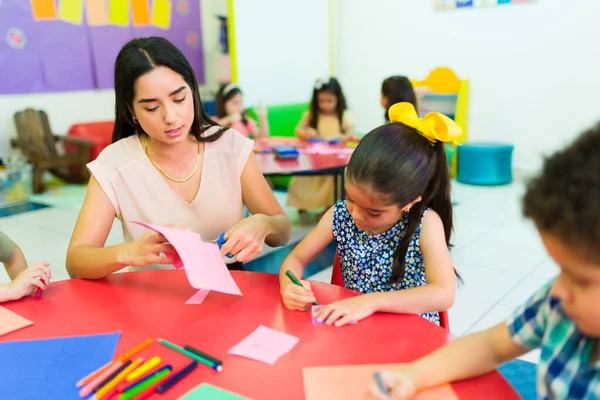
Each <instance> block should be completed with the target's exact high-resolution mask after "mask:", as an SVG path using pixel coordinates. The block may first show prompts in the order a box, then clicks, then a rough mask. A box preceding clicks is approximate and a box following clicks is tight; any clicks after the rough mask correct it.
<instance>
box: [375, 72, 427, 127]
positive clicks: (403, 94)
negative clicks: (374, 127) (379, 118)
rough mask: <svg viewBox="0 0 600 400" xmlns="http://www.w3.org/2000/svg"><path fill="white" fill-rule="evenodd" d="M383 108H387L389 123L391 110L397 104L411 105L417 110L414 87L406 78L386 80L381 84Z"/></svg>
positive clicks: (399, 77)
mask: <svg viewBox="0 0 600 400" xmlns="http://www.w3.org/2000/svg"><path fill="white" fill-rule="evenodd" d="M380 102H381V107H383V108H385V116H384V118H385V120H386V121H388V122H389V120H390V119H389V117H388V115H389V110H390V107H391V106H392V105H393V104H396V103H410V104H412V105H413V107H414V108H415V110H417V109H418V108H417V96H416V94H415V90H414V89H413V85H412V83H411V82H410V79H408V78H407V77H405V76H401V75H395V76H390V77H389V78H386V79H385V80H384V81H383V83H382V84H381V101H380Z"/></svg>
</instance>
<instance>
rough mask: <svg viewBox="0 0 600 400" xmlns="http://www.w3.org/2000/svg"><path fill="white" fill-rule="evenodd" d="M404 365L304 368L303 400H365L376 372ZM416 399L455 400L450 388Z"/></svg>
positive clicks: (421, 394)
mask: <svg viewBox="0 0 600 400" xmlns="http://www.w3.org/2000/svg"><path fill="white" fill-rule="evenodd" d="M403 365H405V364H369V365H344V366H333V367H310V368H303V369H302V375H303V377H304V396H305V399H306V400H329V399H344V400H364V398H365V395H366V393H367V390H368V389H369V385H370V382H371V378H372V376H373V373H374V372H375V371H382V370H389V369H398V368H401V367H402V366H403ZM415 400H458V397H456V394H455V393H454V390H452V387H450V385H444V386H440V387H437V388H434V389H429V390H426V391H423V392H421V393H419V394H418V395H417V396H416V397H415Z"/></svg>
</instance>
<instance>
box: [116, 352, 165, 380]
mask: <svg viewBox="0 0 600 400" xmlns="http://www.w3.org/2000/svg"><path fill="white" fill-rule="evenodd" d="M161 361H162V360H161V359H160V357H158V356H155V357H152V358H151V359H150V360H148V361H146V362H145V363H144V364H142V365H140V367H139V368H138V369H136V370H135V371H133V372H132V373H130V374H129V375H127V377H126V378H125V380H126V381H127V382H131V381H133V380H135V379H137V378H139V377H140V376H142V375H144V374H145V373H146V372H148V371H150V370H151V369H152V368H154V367H156V366H157V365H158V364H160V362H161Z"/></svg>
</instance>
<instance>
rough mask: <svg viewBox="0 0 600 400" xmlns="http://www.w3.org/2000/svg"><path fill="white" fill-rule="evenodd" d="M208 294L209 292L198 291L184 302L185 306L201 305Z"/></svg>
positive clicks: (204, 290)
mask: <svg viewBox="0 0 600 400" xmlns="http://www.w3.org/2000/svg"><path fill="white" fill-rule="evenodd" d="M209 293H210V290H206V289H200V290H198V291H197V292H196V294H194V295H193V296H192V297H190V298H189V299H188V301H186V302H185V304H202V302H203V301H204V299H205V298H206V296H208V294H209Z"/></svg>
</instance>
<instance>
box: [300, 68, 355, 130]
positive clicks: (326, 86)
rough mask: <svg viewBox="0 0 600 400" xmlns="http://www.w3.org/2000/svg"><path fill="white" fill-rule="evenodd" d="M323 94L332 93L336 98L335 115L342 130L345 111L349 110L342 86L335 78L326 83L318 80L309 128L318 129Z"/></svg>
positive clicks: (311, 103)
mask: <svg viewBox="0 0 600 400" xmlns="http://www.w3.org/2000/svg"><path fill="white" fill-rule="evenodd" d="M323 92H327V93H331V94H332V95H334V96H335V97H336V99H337V105H336V108H335V113H336V114H337V117H338V119H339V121H340V128H342V127H343V125H342V121H343V116H344V111H346V109H347V107H346V98H345V97H344V92H342V86H341V85H340V83H339V82H338V80H337V79H335V78H329V80H328V81H326V82H323V81H321V80H317V82H316V83H315V87H314V88H313V95H312V99H311V100H310V113H309V119H308V126H310V127H311V128H313V129H317V124H318V123H319V93H323ZM342 133H343V132H342Z"/></svg>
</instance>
